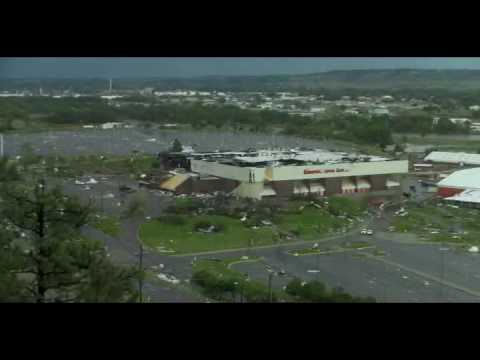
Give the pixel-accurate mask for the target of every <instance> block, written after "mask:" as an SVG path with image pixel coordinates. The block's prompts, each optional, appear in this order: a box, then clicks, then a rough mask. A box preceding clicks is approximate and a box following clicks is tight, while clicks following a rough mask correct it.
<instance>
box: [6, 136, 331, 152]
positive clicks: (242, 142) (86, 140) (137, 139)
mask: <svg viewBox="0 0 480 360" xmlns="http://www.w3.org/2000/svg"><path fill="white" fill-rule="evenodd" d="M176 138H177V139H179V140H180V142H181V143H182V144H183V145H189V146H193V148H194V149H195V150H196V151H215V150H217V149H229V150H234V151H240V150H246V149H248V148H268V147H287V148H288V147H297V146H304V147H327V148H328V147H332V146H333V145H332V144H331V143H329V142H324V141H315V140H308V139H307V140H306V139H300V138H296V137H291V136H284V135H275V136H271V135H265V134H255V133H231V132H212V131H185V130H182V131H176V130H163V131H162V130H153V129H152V130H148V131H145V130H142V129H112V130H100V129H84V130H80V131H55V132H41V133H32V134H28V133H21V134H19V133H16V134H6V135H5V136H4V142H5V146H4V147H5V155H7V156H17V155H21V152H22V146H23V144H25V143H28V144H31V145H32V147H33V149H34V151H35V152H36V153H37V154H40V155H50V154H51V155H61V156H78V155H84V156H85V155H98V154H115V155H127V154H130V153H131V152H132V151H134V150H136V151H139V152H142V153H145V154H158V153H159V152H160V151H163V150H167V149H168V148H169V147H170V146H171V144H172V142H173V141H174V139H176Z"/></svg>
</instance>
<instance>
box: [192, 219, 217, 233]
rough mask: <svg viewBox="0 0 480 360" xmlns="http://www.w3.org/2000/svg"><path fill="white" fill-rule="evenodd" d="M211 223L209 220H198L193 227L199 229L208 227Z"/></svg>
mask: <svg viewBox="0 0 480 360" xmlns="http://www.w3.org/2000/svg"><path fill="white" fill-rule="evenodd" d="M212 225H213V224H212V223H211V222H210V221H206V220H200V221H197V222H196V223H195V224H194V225H193V229H194V230H195V231H198V230H199V229H208V228H209V227H210V226H212Z"/></svg>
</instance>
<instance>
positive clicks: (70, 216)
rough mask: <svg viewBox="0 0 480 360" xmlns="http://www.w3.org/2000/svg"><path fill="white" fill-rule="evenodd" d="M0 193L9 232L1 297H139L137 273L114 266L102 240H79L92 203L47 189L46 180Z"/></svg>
mask: <svg viewBox="0 0 480 360" xmlns="http://www.w3.org/2000/svg"><path fill="white" fill-rule="evenodd" d="M0 194H1V195H0V196H1V199H2V203H1V205H0V206H1V209H0V217H1V218H2V219H4V220H3V221H4V225H5V226H4V228H6V229H8V230H7V231H6V235H3V236H2V239H3V244H2V245H3V250H4V253H3V254H4V257H6V258H8V259H10V260H9V261H5V259H3V261H2V259H1V258H0V271H1V267H3V269H4V270H5V272H2V273H3V275H4V276H3V279H2V278H0V299H2V298H3V299H7V301H8V298H9V297H12V293H13V295H16V296H17V297H19V298H22V299H24V300H25V301H30V302H37V303H44V302H96V301H102V302H118V301H133V300H134V299H135V297H136V293H135V291H134V290H133V285H134V282H133V281H134V280H135V277H136V276H137V271H136V270H134V269H133V268H123V267H118V266H115V265H113V264H112V263H111V262H110V260H109V259H108V257H107V254H106V251H105V248H104V247H103V245H102V244H101V243H100V242H98V241H94V240H91V239H86V238H84V237H82V236H81V232H80V230H81V229H82V227H83V226H85V225H87V224H88V222H89V221H90V218H91V215H92V213H93V211H92V206H91V205H90V204H89V205H86V206H85V205H82V204H80V202H79V201H78V200H77V199H76V198H73V197H69V196H65V195H64V194H63V193H62V192H61V191H60V189H59V188H54V189H51V190H49V189H47V187H46V184H45V182H44V181H40V182H38V183H37V184H36V185H35V187H34V188H33V189H32V188H31V187H28V186H26V185H23V186H21V187H19V186H15V187H13V186H8V187H3V188H2V191H1V193H0ZM7 274H8V275H7ZM13 275H15V276H13ZM19 279H22V282H20V280H19ZM2 284H3V287H4V288H5V289H3V288H2ZM2 291H4V292H2Z"/></svg>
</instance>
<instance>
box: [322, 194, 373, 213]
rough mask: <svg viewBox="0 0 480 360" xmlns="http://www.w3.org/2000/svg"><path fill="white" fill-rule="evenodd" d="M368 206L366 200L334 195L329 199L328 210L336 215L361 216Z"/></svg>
mask: <svg viewBox="0 0 480 360" xmlns="http://www.w3.org/2000/svg"><path fill="white" fill-rule="evenodd" d="M366 208H367V203H366V201H364V200H356V199H351V198H347V197H342V196H332V197H330V198H329V199H328V211H329V212H330V214H332V215H335V216H339V215H347V216H359V215H361V214H362V212H363V211H365V209H366Z"/></svg>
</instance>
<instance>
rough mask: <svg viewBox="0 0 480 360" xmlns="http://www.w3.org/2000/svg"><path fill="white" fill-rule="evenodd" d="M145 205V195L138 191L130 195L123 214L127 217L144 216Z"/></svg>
mask: <svg viewBox="0 0 480 360" xmlns="http://www.w3.org/2000/svg"><path fill="white" fill-rule="evenodd" d="M146 206H147V199H146V197H145V194H144V193H142V192H138V193H136V194H135V195H134V196H132V197H131V199H130V201H129V203H128V204H127V209H126V210H125V213H124V216H125V217H127V218H134V217H141V216H144V215H145V210H146Z"/></svg>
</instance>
